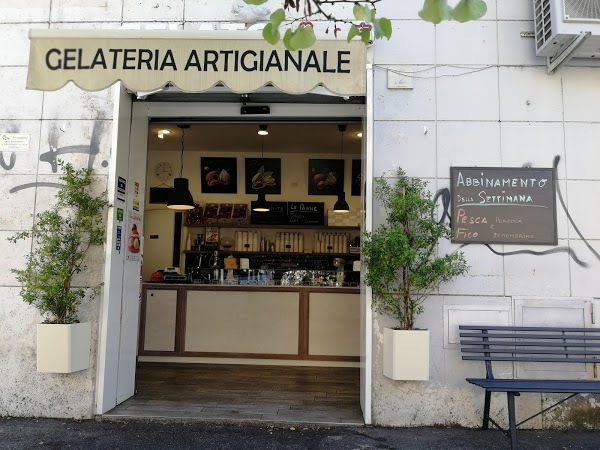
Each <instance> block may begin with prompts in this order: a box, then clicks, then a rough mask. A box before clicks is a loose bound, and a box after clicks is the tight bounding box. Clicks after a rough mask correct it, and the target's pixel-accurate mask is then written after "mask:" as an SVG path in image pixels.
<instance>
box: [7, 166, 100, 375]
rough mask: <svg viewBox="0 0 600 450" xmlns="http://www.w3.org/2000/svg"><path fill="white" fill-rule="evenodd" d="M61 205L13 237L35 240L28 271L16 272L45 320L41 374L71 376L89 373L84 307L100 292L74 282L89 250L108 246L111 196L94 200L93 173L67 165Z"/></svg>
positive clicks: (39, 359) (39, 356) (88, 330)
mask: <svg viewBox="0 0 600 450" xmlns="http://www.w3.org/2000/svg"><path fill="white" fill-rule="evenodd" d="M61 168H62V170H63V174H62V176H61V177H60V180H61V187H60V188H59V190H58V193H57V194H56V197H57V202H56V204H55V205H53V206H52V208H51V209H49V210H48V211H44V212H41V213H39V214H37V215H36V216H35V220H34V224H33V228H32V229H31V230H30V231H23V232H19V233H17V234H15V235H14V236H12V237H10V238H9V240H10V241H12V242H16V241H18V240H20V239H32V240H33V248H32V252H31V253H30V254H29V255H27V258H26V264H25V268H24V269H12V272H13V273H14V274H15V275H16V279H17V281H18V282H19V283H20V284H21V297H22V298H23V300H24V301H25V302H26V303H28V304H30V305H33V306H35V307H36V308H37V309H38V310H39V312H40V313H41V315H42V316H43V317H44V323H42V324H38V326H37V370H38V372H53V373H69V372H76V371H78V370H83V369H87V368H88V367H89V363H90V362H89V360H90V337H91V324H90V323H89V322H86V323H79V319H78V317H77V312H78V307H79V305H80V304H81V302H82V300H83V299H84V298H86V296H87V295H89V296H90V298H92V297H94V296H95V295H97V294H98V292H99V290H100V286H96V287H92V288H83V287H77V288H75V287H73V286H72V284H73V277H74V276H75V275H77V274H79V273H81V272H82V271H83V270H85V268H86V265H85V258H86V255H87V252H88V249H89V248H90V247H91V246H94V245H102V244H103V243H104V239H105V234H106V226H105V221H104V213H105V210H106V207H107V206H108V200H107V193H106V192H103V193H102V194H100V195H95V194H93V192H92V190H93V184H94V172H93V170H92V169H79V170H75V169H74V168H73V166H72V165H71V164H62V163H61Z"/></svg>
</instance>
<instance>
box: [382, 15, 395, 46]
mask: <svg viewBox="0 0 600 450" xmlns="http://www.w3.org/2000/svg"><path fill="white" fill-rule="evenodd" d="M379 27H380V28H381V32H382V34H383V37H384V38H386V39H387V40H388V41H389V40H390V38H391V37H392V21H391V20H390V19H386V18H385V17H382V18H381V19H379Z"/></svg>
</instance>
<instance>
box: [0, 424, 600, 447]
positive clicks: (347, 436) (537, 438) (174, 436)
mask: <svg viewBox="0 0 600 450" xmlns="http://www.w3.org/2000/svg"><path fill="white" fill-rule="evenodd" d="M519 444H520V448H521V449H523V450H525V449H561V450H562V449H600V431H594V432H589V431H571V432H566V433H564V432H560V431H530V430H522V431H519ZM0 448H1V449H2V450H17V449H19V450H20V449H33V448H35V449H63V448H65V449H86V450H92V449H102V450H107V449H110V450H112V449H124V450H125V449H127V450H135V449H143V450H151V449H195V450H211V449H219V450H226V449H232V450H233V449H235V450H246V449H260V450H270V449H273V450H275V449H276V450H279V449H294V450H300V449H310V450H333V449H342V450H354V449H356V450H359V449H360V450H364V449H402V450H412V449H433V450H435V449H439V450H442V449H443V450H451V449H461V450H470V449H472V450H483V449H503V450H504V449H509V448H510V445H509V441H508V439H507V438H506V437H504V436H503V435H502V434H501V433H500V432H499V431H481V430H468V429H461V428H405V429H398V428H380V427H307V426H302V425H298V426H296V427H293V426H283V425H281V426H277V425H265V424H250V423H248V424H223V423H207V422H160V421H155V422H152V421H123V422H97V421H93V420H89V421H82V422H78V421H72V420H51V419H14V418H0Z"/></svg>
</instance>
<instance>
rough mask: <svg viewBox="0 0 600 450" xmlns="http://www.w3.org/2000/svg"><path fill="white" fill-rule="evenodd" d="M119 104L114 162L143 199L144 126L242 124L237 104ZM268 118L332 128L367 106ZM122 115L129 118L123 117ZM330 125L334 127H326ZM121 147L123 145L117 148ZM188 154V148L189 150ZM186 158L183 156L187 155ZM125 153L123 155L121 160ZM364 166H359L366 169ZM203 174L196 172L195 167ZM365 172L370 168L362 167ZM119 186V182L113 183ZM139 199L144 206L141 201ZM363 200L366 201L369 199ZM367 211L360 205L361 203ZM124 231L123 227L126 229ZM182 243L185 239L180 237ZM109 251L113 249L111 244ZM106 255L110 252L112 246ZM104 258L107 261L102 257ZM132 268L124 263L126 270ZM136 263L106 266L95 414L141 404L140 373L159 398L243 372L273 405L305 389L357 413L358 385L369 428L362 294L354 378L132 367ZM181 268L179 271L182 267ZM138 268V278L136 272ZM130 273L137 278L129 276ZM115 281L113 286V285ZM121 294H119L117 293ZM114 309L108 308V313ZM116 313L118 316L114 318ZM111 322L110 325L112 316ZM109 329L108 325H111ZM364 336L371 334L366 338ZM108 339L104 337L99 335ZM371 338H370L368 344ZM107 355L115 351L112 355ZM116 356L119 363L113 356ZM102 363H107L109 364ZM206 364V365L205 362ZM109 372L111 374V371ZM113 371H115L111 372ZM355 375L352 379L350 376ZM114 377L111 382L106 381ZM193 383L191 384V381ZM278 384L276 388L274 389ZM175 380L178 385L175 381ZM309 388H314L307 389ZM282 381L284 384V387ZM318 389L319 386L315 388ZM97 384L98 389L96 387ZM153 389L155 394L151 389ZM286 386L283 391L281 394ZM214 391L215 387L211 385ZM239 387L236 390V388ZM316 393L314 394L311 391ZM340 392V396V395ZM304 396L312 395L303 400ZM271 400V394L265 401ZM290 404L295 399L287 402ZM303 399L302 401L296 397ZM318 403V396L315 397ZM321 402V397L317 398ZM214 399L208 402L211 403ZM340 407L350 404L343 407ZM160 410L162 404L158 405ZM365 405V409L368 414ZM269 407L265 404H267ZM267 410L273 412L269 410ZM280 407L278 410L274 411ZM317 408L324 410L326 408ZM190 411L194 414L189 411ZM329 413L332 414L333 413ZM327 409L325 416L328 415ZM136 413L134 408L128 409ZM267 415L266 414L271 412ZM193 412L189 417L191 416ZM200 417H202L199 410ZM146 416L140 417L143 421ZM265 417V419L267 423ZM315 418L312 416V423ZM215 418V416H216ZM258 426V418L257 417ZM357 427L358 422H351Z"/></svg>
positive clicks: (280, 108) (315, 370) (299, 370)
mask: <svg viewBox="0 0 600 450" xmlns="http://www.w3.org/2000/svg"><path fill="white" fill-rule="evenodd" d="M122 100H123V101H122V102H121V106H122V107H123V108H122V109H123V111H121V112H120V113H119V121H122V123H123V127H122V128H121V129H120V130H118V133H116V141H117V142H116V144H117V149H119V150H118V151H117V158H116V160H117V161H118V160H119V159H120V156H121V157H122V158H121V159H122V161H126V163H127V165H128V174H129V177H128V180H127V181H128V183H130V186H131V184H135V183H137V187H136V189H140V190H141V191H142V192H146V191H147V189H146V186H145V184H146V183H145V180H146V173H145V170H146V166H147V165H148V164H147V163H148V159H147V158H148V155H147V153H146V148H147V143H148V127H149V125H148V124H149V121H151V120H153V119H154V120H156V119H157V118H160V119H165V118H167V119H171V120H172V121H173V122H180V121H183V120H187V121H195V120H200V121H202V120H203V119H204V120H206V119H208V118H209V117H210V118H211V119H212V120H214V118H218V120H219V121H239V120H240V104H239V103H238V102H236V103H213V102H210V103H208V102H203V103H196V102H176V103H175V102H170V101H166V102H160V101H159V102H145V103H141V102H133V103H132V104H131V103H129V104H128V98H127V96H126V95H125V94H124V93H122ZM127 106H129V111H127ZM271 106H272V112H275V111H276V115H275V114H272V117H270V119H272V118H273V117H276V118H277V119H279V120H282V121H290V120H298V119H302V120H307V119H310V118H311V117H312V118H320V119H322V118H323V117H335V118H336V122H337V121H343V120H344V119H345V118H346V119H349V118H357V117H359V118H361V119H362V118H364V117H365V116H366V115H367V113H366V109H365V106H364V105H350V106H348V105H339V104H319V105H318V107H316V106H315V105H305V104H293V105H290V104H285V103H281V104H276V105H271ZM127 113H129V114H128V115H127ZM127 119H128V120H129V124H127ZM253 122H254V123H257V122H258V121H257V120H256V118H254V119H253ZM331 122H334V121H331ZM364 123H365V124H366V126H367V128H368V123H369V121H368V120H366V121H365V122H364ZM119 140H121V142H118V141H119ZM123 148H126V149H127V152H121V149H123ZM186 148H189V147H186ZM337 150H338V149H335V150H334V151H333V152H332V153H337ZM186 151H187V150H186ZM124 153H128V154H124ZM362 154H363V159H364V157H365V156H368V155H365V152H364V151H363V153H362ZM148 167H149V170H151V169H152V167H150V165H148ZM363 167H364V164H363ZM198 170H200V167H198ZM367 170H368V167H367ZM115 181H116V180H115ZM140 197H142V198H141V199H140V200H142V201H143V195H140ZM366 201H368V200H366ZM363 204H364V202H363ZM126 228H127V226H126ZM182 239H183V237H182ZM109 245H110V243H109ZM109 248H110V247H109ZM107 259H108V258H107ZM128 262H129V264H128ZM132 263H135V261H127V260H126V261H125V262H124V263H122V267H119V265H118V264H117V265H116V266H115V264H114V261H113V264H107V271H109V272H110V271H115V270H116V271H120V274H119V275H121V276H120V277H119V276H116V277H111V278H110V281H111V282H110V286H108V288H107V291H108V292H109V294H108V295H109V297H110V298H109V299H106V298H105V300H108V302H106V305H105V306H106V308H105V311H104V313H105V317H104V318H106V319H107V320H103V325H105V327H103V330H102V333H101V334H102V336H101V358H100V359H101V361H100V364H99V366H100V367H99V369H100V371H101V372H100V377H99V390H98V392H99V401H98V410H99V413H103V412H105V411H107V410H108V409H110V405H111V402H112V401H113V400H112V395H113V393H114V392H115V391H116V394H117V396H116V402H115V403H123V402H125V401H128V402H129V403H125V405H124V406H127V405H128V406H132V405H135V404H136V401H140V402H141V401H143V399H140V398H139V397H138V399H137V400H136V398H135V397H134V398H133V399H130V397H131V396H132V395H133V393H134V392H135V389H136V383H135V380H136V371H137V373H138V383H137V388H138V393H140V390H141V389H142V386H144V389H147V390H148V392H150V391H152V390H154V391H155V392H156V386H157V384H162V383H166V384H169V380H171V383H170V384H171V385H172V386H174V388H175V389H178V390H179V391H181V389H182V388H184V387H185V388H186V389H187V388H190V389H194V390H198V389H199V388H198V387H194V382H197V383H200V384H203V385H205V384H206V379H207V377H208V378H209V379H210V380H212V382H213V383H214V382H217V381H218V382H221V381H227V380H228V376H227V374H228V373H235V372H237V373H238V374H239V373H240V367H244V370H245V373H244V374H243V377H242V378H241V380H245V381H240V378H236V380H237V383H247V384H248V386H243V387H250V385H252V386H258V387H260V386H261V383H262V382H266V383H274V384H271V386H275V387H276V388H277V389H273V392H274V394H273V396H274V397H277V398H282V397H284V396H285V395H283V396H282V395H281V394H279V392H286V389H287V391H288V394H291V393H292V392H291V390H290V386H293V385H295V386H298V385H301V386H303V388H302V389H301V391H300V392H299V394H307V393H310V392H318V393H324V395H325V396H327V395H329V396H330V398H335V399H336V400H337V401H338V404H340V403H344V402H342V401H341V400H344V397H345V400H347V399H348V398H350V397H352V396H354V397H356V402H355V405H357V406H358V395H357V394H358V391H359V389H357V388H358V386H357V385H358V384H359V383H360V388H361V389H360V391H361V396H360V400H361V404H362V405H363V406H362V408H363V412H364V414H365V415H364V416H363V417H365V420H366V421H367V423H368V422H369V421H370V398H368V397H370V387H369V384H370V382H369V381H368V376H369V374H370V350H367V349H368V347H369V345H370V344H369V341H370V316H369V317H367V315H368V311H367V308H366V307H365V305H366V293H365V292H364V289H363V291H362V293H361V308H360V309H361V315H362V318H361V321H360V322H361V323H360V325H361V331H360V333H361V336H362V338H361V347H362V351H361V363H362V364H361V365H360V367H361V369H360V371H361V374H360V375H359V374H358V369H357V368H351V367H350V368H348V367H344V368H336V369H330V371H329V372H327V369H326V368H323V367H289V366H288V367H285V366H275V365H270V366H261V365H257V364H256V361H254V363H253V365H252V366H233V365H230V364H222V363H223V362H227V361H223V360H222V359H219V360H218V361H216V362H219V363H220V364H219V365H207V364H202V366H196V365H194V364H177V365H175V364H173V363H176V361H173V362H171V363H170V365H169V366H165V365H164V364H165V362H164V361H152V360H149V361H148V360H147V361H145V362H144V363H143V364H142V365H137V364H136V361H137V350H138V349H137V341H138V336H137V330H138V326H139V319H140V309H139V305H140V303H139V299H140V290H139V273H140V272H139V269H140V265H139V263H138V264H137V265H136V264H132ZM182 265H183V264H182ZM136 269H137V273H136ZM134 274H135V275H134ZM113 281H115V282H114V283H113ZM119 291H120V292H119ZM115 298H119V301H118V302H115ZM115 303H118V306H119V308H118V309H120V311H118V310H117V308H116V307H115ZM110 306H112V308H110ZM118 313H120V314H118ZM110 316H112V318H111V317H110ZM117 316H120V317H119V319H120V320H119V321H118V323H119V325H120V326H119V333H118V338H116V337H115V336H114V335H113V338H112V339H111V338H109V337H108V332H109V331H112V332H114V327H115V323H117V320H116V319H117ZM111 324H112V326H111ZM367 329H368V332H367ZM105 332H106V333H107V334H104V333H105ZM367 336H368V337H367ZM111 349H112V350H111ZM117 355H118V357H116V356H117ZM107 356H109V357H108V358H107ZM203 362H204V363H206V362H207V361H203ZM109 366H112V367H109ZM115 369H116V370H115ZM192 373H193V374H194V376H192V377H191V378H190V381H191V383H190V384H189V385H187V386H186V385H185V384H183V385H182V381H181V380H182V375H191V374H192ZM352 373H354V376H352ZM111 374H112V376H111ZM332 376H335V377H336V379H337V380H338V381H339V382H340V385H339V386H341V387H339V389H336V392H327V391H326V390H325V388H324V386H326V385H327V384H329V385H331V384H332V382H331V381H332V378H331V377H332ZM229 379H230V384H229V387H231V385H232V384H235V383H236V381H235V380H233V379H231V378H230V377H229ZM194 380H195V381H194ZM274 380H276V382H274ZM306 380H311V383H308V384H307V383H306ZM173 381H176V382H173ZM312 381H314V383H312ZM286 382H287V384H286ZM319 383H321V385H319ZM100 385H102V388H100ZM153 386H154V388H153ZM286 386H288V387H287V388H286ZM344 386H345V387H346V388H348V391H351V390H352V389H354V390H355V393H352V394H349V392H344ZM213 387H215V389H217V388H216V385H213ZM238 387H239V386H238ZM314 389H317V390H314ZM217 390H220V391H221V392H222V393H224V394H227V395H228V396H229V397H228V398H229V400H223V401H229V402H230V404H231V405H233V404H234V403H233V402H234V401H235V402H237V403H236V404H239V405H246V407H245V408H242V409H243V410H244V411H245V412H246V413H248V414H258V413H256V412H249V411H250V410H251V408H250V407H249V406H251V405H254V406H256V404H257V401H256V399H253V398H252V397H253V395H254V396H255V393H253V392H252V391H251V390H250V391H247V392H245V394H246V395H247V396H246V397H239V394H240V392H239V391H240V389H235V390H237V391H238V396H235V395H233V396H232V393H231V392H228V391H231V389H229V390H228V389H227V385H221V387H220V388H218V389H217ZM259 390H260V391H261V392H264V391H265V389H264V386H263V389H259ZM338 391H339V392H338ZM333 394H339V395H338V396H337V398H336V397H335V396H333ZM164 395H165V396H167V397H168V396H169V395H170V394H169V392H168V389H166V390H165V393H164ZM308 395H309V397H310V396H311V394H308ZM266 397H267V398H268V395H267V396H266ZM292 397H293V395H292ZM299 397H301V396H299ZM313 397H315V396H313ZM316 397H318V395H317V396H316ZM154 400H156V401H160V400H164V399H160V398H157V399H154ZM288 400H290V401H291V402H289V403H294V402H295V401H296V400H298V401H300V402H301V403H302V404H305V403H304V402H305V400H306V398H298V399H295V398H291V399H288ZM215 401H217V400H213V402H215ZM345 403H350V402H348V401H346V402H345ZM159 404H160V403H159ZM365 405H367V407H365ZM266 406H268V405H266ZM270 406H271V409H270V410H271V411H272V410H273V407H274V406H275V405H272V404H271V405H270ZM277 406H280V405H277ZM289 406H290V408H289V410H290V411H294V409H292V408H291V407H292V406H299V405H298V404H296V405H293V404H290V405H289ZM320 406H321V407H322V411H325V410H326V408H325V409H323V407H324V406H327V405H320ZM190 408H191V407H190ZM134 409H135V408H134ZM281 409H282V408H281V407H278V408H277V410H278V411H279V410H281ZM331 409H334V408H331ZM331 409H330V410H331ZM132 410H133V409H132ZM244 411H237V412H233V413H232V414H241V413H243V412H244ZM264 411H269V408H267V409H265V410H264ZM190 412H193V411H190ZM197 412H200V411H197ZM140 415H144V413H142V414H140ZM265 415H266V416H265ZM301 415H302V414H301V413H296V417H299V416H301ZM261 416H262V417H261V419H262V420H276V418H273V417H271V416H269V414H267V412H263V413H261ZM315 417H316V416H315ZM320 417H321V418H327V420H325V419H322V420H323V421H325V422H332V421H333V422H343V421H344V420H348V421H356V411H353V412H351V413H349V414H347V415H346V414H345V413H344V414H341V415H340V416H339V418H338V419H339V420H329V419H331V416H330V415H328V414H321V415H320ZM215 418H218V417H215ZM257 419H259V418H257ZM281 420H283V421H289V420H293V417H282V418H281ZM309 421H319V419H314V420H309ZM353 423H355V422H353Z"/></svg>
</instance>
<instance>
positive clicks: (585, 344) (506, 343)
mask: <svg viewBox="0 0 600 450" xmlns="http://www.w3.org/2000/svg"><path fill="white" fill-rule="evenodd" d="M460 345H489V346H490V347H491V346H503V347H589V348H592V347H600V342H566V343H565V342H552V341H540V342H535V341H513V342H509V341H484V340H482V339H477V340H464V341H460Z"/></svg>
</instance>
